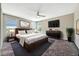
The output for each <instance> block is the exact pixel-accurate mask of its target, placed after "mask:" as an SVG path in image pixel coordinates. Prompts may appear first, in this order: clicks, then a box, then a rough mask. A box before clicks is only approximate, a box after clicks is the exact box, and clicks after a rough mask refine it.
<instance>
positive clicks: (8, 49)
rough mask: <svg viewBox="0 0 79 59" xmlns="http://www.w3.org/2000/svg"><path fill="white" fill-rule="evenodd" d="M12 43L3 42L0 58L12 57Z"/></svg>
mask: <svg viewBox="0 0 79 59" xmlns="http://www.w3.org/2000/svg"><path fill="white" fill-rule="evenodd" d="M11 43H13V42H4V44H3V47H2V49H1V55H2V56H14V52H13V49H12V46H11Z"/></svg>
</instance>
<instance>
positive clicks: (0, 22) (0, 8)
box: [0, 4, 1, 55]
mask: <svg viewBox="0 0 79 59" xmlns="http://www.w3.org/2000/svg"><path fill="white" fill-rule="evenodd" d="M0 55H1V4H0Z"/></svg>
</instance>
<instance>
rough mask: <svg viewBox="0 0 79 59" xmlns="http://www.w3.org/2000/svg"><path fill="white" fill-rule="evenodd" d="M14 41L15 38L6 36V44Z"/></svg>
mask: <svg viewBox="0 0 79 59" xmlns="http://www.w3.org/2000/svg"><path fill="white" fill-rule="evenodd" d="M15 39H16V37H15V36H8V37H7V42H11V41H14V40H15Z"/></svg>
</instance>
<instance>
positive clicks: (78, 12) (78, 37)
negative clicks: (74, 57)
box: [74, 4, 79, 48]
mask: <svg viewBox="0 0 79 59" xmlns="http://www.w3.org/2000/svg"><path fill="white" fill-rule="evenodd" d="M76 20H79V4H78V6H77V7H76V9H75V12H74V28H75V43H76V45H77V47H78V48H79V35H77V34H76Z"/></svg>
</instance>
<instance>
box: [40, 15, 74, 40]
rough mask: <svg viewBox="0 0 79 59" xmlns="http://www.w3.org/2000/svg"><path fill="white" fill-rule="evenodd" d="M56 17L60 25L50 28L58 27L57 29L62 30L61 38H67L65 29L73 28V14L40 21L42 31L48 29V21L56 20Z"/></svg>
mask: <svg viewBox="0 0 79 59" xmlns="http://www.w3.org/2000/svg"><path fill="white" fill-rule="evenodd" d="M56 19H59V20H60V27H59V28H52V29H58V30H60V31H62V32H63V39H64V40H67V34H66V29H67V28H74V14H68V15H64V16H60V17H56V18H51V19H47V20H44V21H41V22H40V23H41V24H40V25H41V27H42V31H44V32H46V30H48V29H49V28H48V21H51V20H56Z"/></svg>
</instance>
